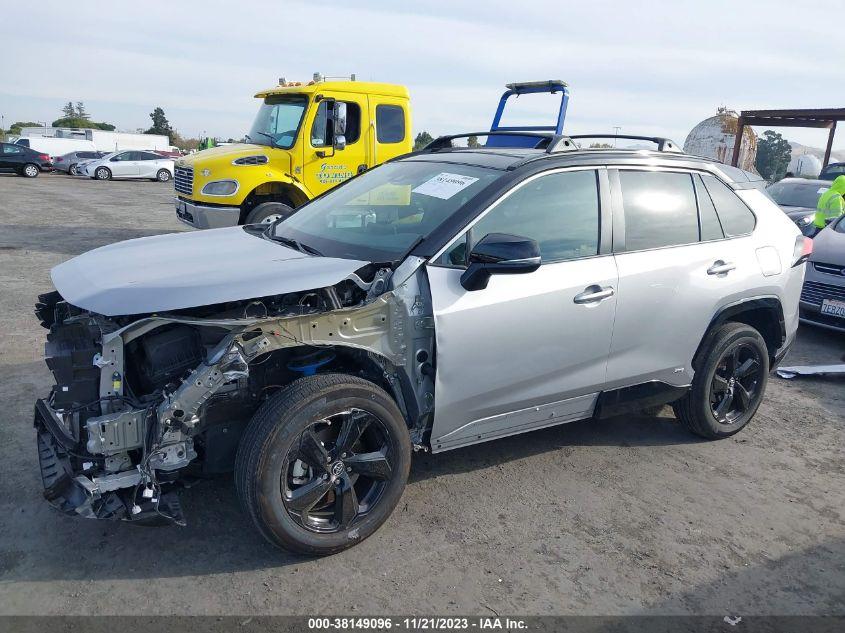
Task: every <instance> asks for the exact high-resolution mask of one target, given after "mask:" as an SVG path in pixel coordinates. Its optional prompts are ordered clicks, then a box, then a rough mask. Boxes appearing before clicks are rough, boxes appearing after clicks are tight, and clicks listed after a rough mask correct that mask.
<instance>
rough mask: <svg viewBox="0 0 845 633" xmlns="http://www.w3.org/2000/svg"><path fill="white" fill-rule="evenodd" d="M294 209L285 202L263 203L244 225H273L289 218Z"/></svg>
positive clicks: (252, 212) (253, 211)
mask: <svg viewBox="0 0 845 633" xmlns="http://www.w3.org/2000/svg"><path fill="white" fill-rule="evenodd" d="M293 211H294V209H293V207H291V206H290V205H287V204H285V203H284V202H262V203H261V204H259V205H258V206H257V207H255V208H254V209H253V210H252V211H250V212H249V215H248V216H246V222H244V224H273V222H275V221H276V220H279V219H281V218H286V217H288V216H289V215H290V214H291V213H293Z"/></svg>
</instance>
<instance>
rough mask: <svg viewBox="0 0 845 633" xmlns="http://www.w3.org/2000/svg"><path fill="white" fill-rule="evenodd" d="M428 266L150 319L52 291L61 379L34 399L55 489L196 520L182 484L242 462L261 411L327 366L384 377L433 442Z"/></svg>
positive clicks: (45, 470)
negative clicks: (186, 508) (103, 310)
mask: <svg viewBox="0 0 845 633" xmlns="http://www.w3.org/2000/svg"><path fill="white" fill-rule="evenodd" d="M421 263H422V260H419V259H417V258H413V257H411V258H408V259H406V260H405V261H404V263H403V264H402V265H401V266H399V267H398V268H397V269H396V270H393V269H392V268H391V267H390V266H389V265H374V264H370V265H367V266H365V267H363V268H361V269H359V270H357V271H355V273H352V274H350V275H348V276H346V278H344V279H343V280H341V281H340V282H338V283H335V284H334V285H332V286H328V287H323V288H316V289H310V290H306V291H297V292H286V293H283V294H277V295H271V296H266V297H260V298H256V299H249V300H239V301H228V302H225V303H219V304H214V305H205V306H201V307H195V308H185V309H177V310H172V311H168V312H156V313H150V314H133V315H117V316H115V315H112V316H104V315H102V314H98V313H96V312H92V311H90V310H86V309H83V308H80V307H78V306H75V305H71V304H70V303H69V302H68V301H66V300H65V299H64V298H63V296H62V295H61V294H60V293H59V291H55V292H51V293H48V294H45V295H42V296H41V297H39V303H38V304H37V305H36V314H37V316H38V318H39V319H40V321H41V324H42V325H43V326H44V327H46V328H48V329H49V331H50V332H49V334H48V336H47V343H46V346H45V357H46V362H47V365H48V367H49V368H50V370H51V371H52V372H53V375H54V377H55V382H56V384H55V385H54V386H53V389H52V391H51V393H50V395H49V397H47V398H45V399H42V400H38V401H37V402H36V407H35V428H36V431H37V434H38V451H39V460H40V467H41V474H42V479H43V483H44V489H45V492H44V495H45V497H46V498H47V499H48V500H49V501H50V502H51V504H52V505H53V506H55V507H57V508H59V509H60V510H62V511H64V512H67V513H70V514H78V515H82V516H85V517H90V518H100V519H123V520H130V521H140V522H146V523H177V524H184V518H183V515H182V511H181V508H180V504H179V500H178V496H177V492H178V490H179V488H180V487H182V486H189V485H192V484H193V483H195V482H197V481H199V480H201V479H203V478H207V477H211V476H214V475H217V474H220V473H225V472H228V471H231V470H232V467H233V464H234V460H235V455H236V453H237V449H238V442H239V439H240V437H241V435H242V434H243V431H244V429H245V428H246V426H247V425H248V423H249V421H250V419H251V417H252V416H253V414H254V413H255V411H256V410H257V409H258V408H259V406H260V405H261V404H262V403H263V402H264V401H265V400H266V399H267V398H268V397H269V396H270V395H271V394H273V393H274V392H276V391H278V390H279V389H281V388H282V387H284V386H285V385H287V384H290V383H291V382H292V381H294V380H296V379H297V378H299V377H301V376H308V375H313V374H314V373H317V372H343V373H349V374H356V375H360V376H363V377H366V378H367V379H369V380H371V381H373V382H375V383H376V384H379V385H381V386H383V387H384V388H385V390H387V391H388V393H390V394H392V395H393V396H394V398H395V399H396V402H397V404H398V405H399V407H400V409H401V410H402V412H403V414H404V415H405V418H406V420H407V421H408V425H409V428H410V433H411V440H412V442H413V444H414V445H415V446H417V447H423V446H425V445H426V443H427V440H428V437H427V435H428V433H429V432H430V429H431V418H432V411H433V405H434V383H433V377H434V367H433V358H434V329H433V320H432V311H431V296H430V293H429V290H428V284H427V279H426V276H425V273H424V271H423V269H422V268H421V267H420V264H421Z"/></svg>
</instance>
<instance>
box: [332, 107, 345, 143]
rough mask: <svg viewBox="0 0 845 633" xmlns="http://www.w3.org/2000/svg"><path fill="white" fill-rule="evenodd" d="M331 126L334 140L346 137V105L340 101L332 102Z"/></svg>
mask: <svg viewBox="0 0 845 633" xmlns="http://www.w3.org/2000/svg"><path fill="white" fill-rule="evenodd" d="M332 125H333V131H334V137H335V138H337V137H338V136H345V135H346V104H345V103H343V102H341V101H335V102H334V108H332Z"/></svg>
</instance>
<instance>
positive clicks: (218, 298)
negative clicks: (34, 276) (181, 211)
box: [50, 226, 368, 316]
mask: <svg viewBox="0 0 845 633" xmlns="http://www.w3.org/2000/svg"><path fill="white" fill-rule="evenodd" d="M367 263H368V262H363V261H358V260H353V259H338V258H334V257H316V256H312V255H308V254H305V253H301V252H299V251H297V250H295V249H292V248H288V247H287V246H284V245H282V244H279V243H278V242H271V241H269V240H266V239H264V238H263V237H261V236H260V235H256V234H252V233H248V232H247V231H245V230H244V229H243V228H242V227H239V226H236V227H229V228H224V229H212V230H208V231H197V232H193V231H192V232H186V233H171V234H167V235H156V236H153V237H142V238H139V239H135V240H128V241H126V242H118V243H116V244H110V245H108V246H103V247H102V248H97V249H94V250H92V251H89V252H87V253H84V254H82V255H80V256H79V257H75V258H73V259H71V260H69V261H67V262H65V263H63V264H59V265H58V266H56V267H55V268H53V270H52V271H51V272H50V274H51V277H52V279H53V285H54V286H55V288H56V290H58V291H59V294H61V295H62V297H63V298H64V300H65V301H67V302H68V303H70V304H72V305H75V306H77V307H79V308H83V309H85V310H90V311H91V312H96V313H98V314H103V315H105V316H119V315H127V314H146V313H149V312H166V311H169V310H180V309H184V308H194V307H200V306H206V305H212V304H216V303H224V302H226V301H242V300H245V299H255V298H258V297H267V296H270V295H277V294H284V293H288V292H299V291H303V290H311V289H315V288H325V287H327V286H332V285H334V284H336V283H338V282H340V281H342V280H344V279H345V278H346V277H347V276H348V275H349V274H350V273H352V272H355V271H356V270H358V269H359V268H361V267H362V266H365V265H366V264H367Z"/></svg>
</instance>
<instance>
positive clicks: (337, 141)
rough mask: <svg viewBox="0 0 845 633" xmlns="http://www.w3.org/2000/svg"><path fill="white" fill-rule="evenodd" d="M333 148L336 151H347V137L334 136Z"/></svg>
mask: <svg viewBox="0 0 845 633" xmlns="http://www.w3.org/2000/svg"><path fill="white" fill-rule="evenodd" d="M332 147H334V148H335V149H345V148H346V137H345V136H344V135H343V134H341V135H337V134H335V135H334V142H333V143H332Z"/></svg>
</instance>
